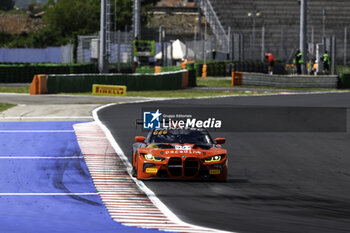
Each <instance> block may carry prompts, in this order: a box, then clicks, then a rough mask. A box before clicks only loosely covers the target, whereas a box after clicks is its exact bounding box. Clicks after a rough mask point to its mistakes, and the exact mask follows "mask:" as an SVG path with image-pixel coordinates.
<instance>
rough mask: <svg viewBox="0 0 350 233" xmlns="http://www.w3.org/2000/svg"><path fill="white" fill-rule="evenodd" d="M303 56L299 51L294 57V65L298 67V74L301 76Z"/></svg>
mask: <svg viewBox="0 0 350 233" xmlns="http://www.w3.org/2000/svg"><path fill="white" fill-rule="evenodd" d="M303 62H304V61H303V54H302V53H301V52H300V50H299V49H298V50H297V51H296V53H295V55H294V64H295V65H296V67H297V74H301V64H303Z"/></svg>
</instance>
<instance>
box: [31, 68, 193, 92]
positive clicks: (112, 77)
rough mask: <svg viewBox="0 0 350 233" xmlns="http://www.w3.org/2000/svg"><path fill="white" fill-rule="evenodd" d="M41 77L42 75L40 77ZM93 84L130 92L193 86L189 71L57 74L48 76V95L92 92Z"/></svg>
mask: <svg viewBox="0 0 350 233" xmlns="http://www.w3.org/2000/svg"><path fill="white" fill-rule="evenodd" d="M39 76H40V75H39ZM38 83H40V82H38V76H35V77H34V79H33V82H32V86H33V88H32V93H33V94H43V93H42V92H41V93H38V91H36V90H37V89H40V88H41V87H40V88H39V87H38V85H39V84H38ZM93 84H101V85H121V86H126V87H127V89H128V91H143V90H176V89H182V88H187V87H189V86H190V84H191V85H192V84H193V80H190V78H189V71H187V70H182V71H175V72H167V73H160V74H55V75H47V82H46V87H47V93H48V94H56V93H83V92H91V91H92V85H93Z"/></svg>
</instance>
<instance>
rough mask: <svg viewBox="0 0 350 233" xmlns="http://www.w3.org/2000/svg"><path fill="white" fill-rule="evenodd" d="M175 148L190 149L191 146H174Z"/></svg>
mask: <svg viewBox="0 0 350 233" xmlns="http://www.w3.org/2000/svg"><path fill="white" fill-rule="evenodd" d="M175 149H176V150H191V146H175Z"/></svg>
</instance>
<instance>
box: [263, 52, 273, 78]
mask: <svg viewBox="0 0 350 233" xmlns="http://www.w3.org/2000/svg"><path fill="white" fill-rule="evenodd" d="M265 58H266V59H267V62H268V63H269V66H268V72H269V74H271V75H272V74H273V66H274V65H275V58H274V57H273V56H272V54H271V53H265Z"/></svg>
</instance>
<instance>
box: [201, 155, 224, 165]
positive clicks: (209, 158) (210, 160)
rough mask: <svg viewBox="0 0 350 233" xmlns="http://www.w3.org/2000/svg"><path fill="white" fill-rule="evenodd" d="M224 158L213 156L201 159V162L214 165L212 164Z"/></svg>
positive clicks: (222, 156)
mask: <svg viewBox="0 0 350 233" xmlns="http://www.w3.org/2000/svg"><path fill="white" fill-rule="evenodd" d="M224 157H225V155H214V156H211V157H208V158H205V159H203V161H204V162H205V163H214V162H219V161H220V160H221V159H222V158H224Z"/></svg>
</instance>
